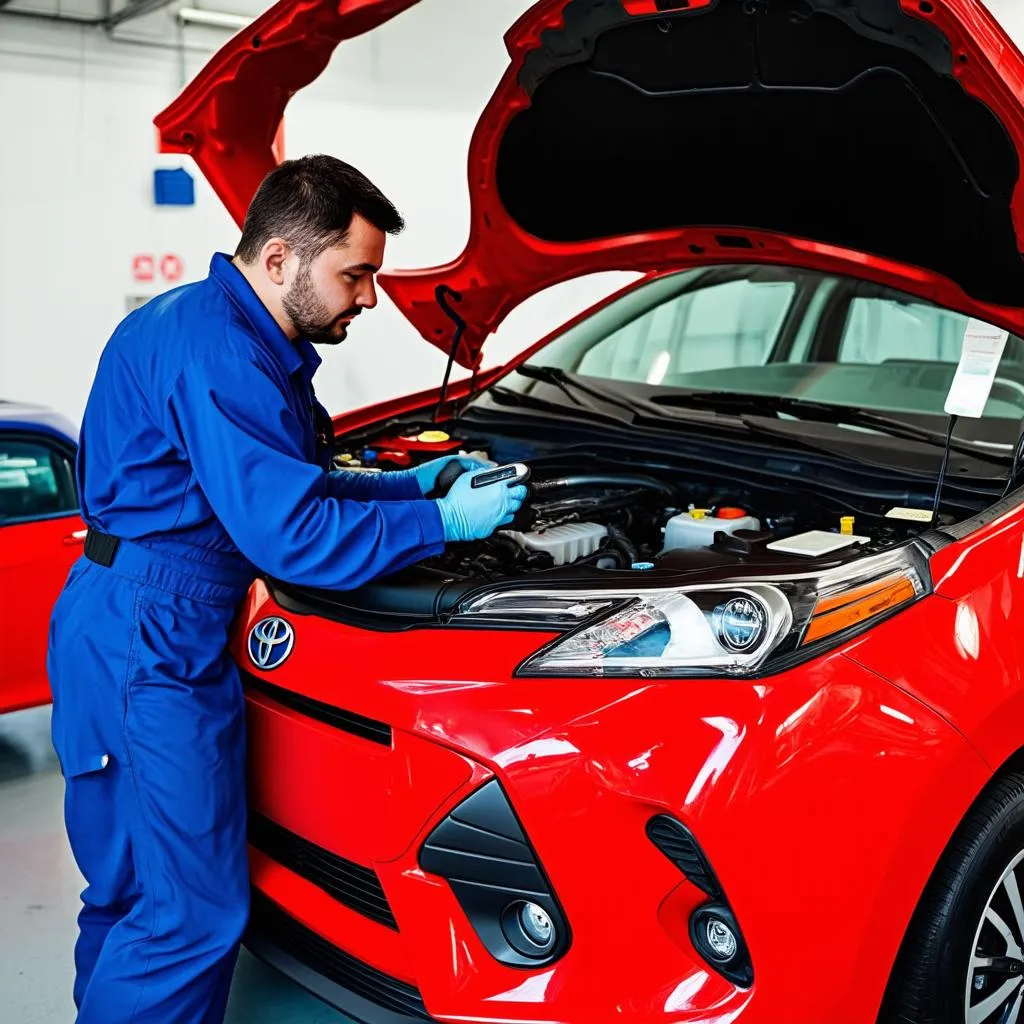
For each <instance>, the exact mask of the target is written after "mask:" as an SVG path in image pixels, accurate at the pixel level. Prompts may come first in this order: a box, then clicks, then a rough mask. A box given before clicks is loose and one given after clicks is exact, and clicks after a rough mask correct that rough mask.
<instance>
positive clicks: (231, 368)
mask: <svg viewBox="0 0 1024 1024" xmlns="http://www.w3.org/2000/svg"><path fill="white" fill-rule="evenodd" d="M166 415H167V420H168V423H167V429H168V433H169V435H170V436H171V437H172V438H173V439H175V440H176V442H177V443H179V444H180V445H181V447H182V449H183V450H184V451H185V452H186V453H187V456H188V458H189V460H190V463H191V466H192V469H193V472H194V473H195V475H196V480H197V482H198V483H199V486H200V487H201V488H202V490H203V493H204V494H205V496H206V499H207V501H208V502H209V503H210V507H211V508H212V510H213V512H214V514H215V515H216V516H217V518H218V519H219V520H220V521H221V523H222V524H223V526H224V528H225V530H226V531H227V533H228V535H229V536H230V537H231V539H232V540H233V541H234V542H235V544H236V545H237V546H238V549H239V550H240V551H241V552H242V554H244V555H245V556H246V557H247V558H248V559H249V561H251V562H252V563H253V564H254V565H255V566H257V568H259V569H260V570H262V571H263V572H265V573H267V574H268V575H270V576H273V577H275V578H277V579H280V580H283V581H286V582H291V583H296V584H301V585H305V586H313V587H325V588H329V589H333V590H347V589H351V588H353V587H357V586H360V585H361V584H363V583H366V582H367V581H369V580H371V579H374V578H376V577H377V576H381V575H384V574H386V573H389V572H395V571H397V570H398V569H401V568H403V567H404V566H406V565H409V564H411V563H412V562H415V561H418V560H420V559H422V558H426V557H429V556H430V555H434V554H438V553H440V552H441V551H442V550H443V549H444V530H443V528H442V525H441V516H440V513H439V512H438V510H437V507H436V505H435V504H434V502H432V501H425V500H423V499H419V500H415V501H387V502H361V501H355V500H347V499H341V498H338V497H335V496H333V495H332V494H331V493H329V488H328V474H327V473H325V472H324V471H323V469H321V468H320V467H319V466H317V465H314V464H312V463H309V462H307V461H306V459H305V457H304V453H303V432H302V427H301V425H300V423H299V421H298V419H297V418H296V416H295V414H294V412H293V411H292V409H291V407H290V406H289V404H288V401H287V399H286V398H285V396H284V395H283V394H282V392H281V390H280V388H279V386H278V385H277V384H275V382H274V381H273V380H272V379H271V377H270V376H269V375H268V374H267V373H266V372H265V371H264V370H263V369H262V368H260V367H259V366H258V365H257V364H256V363H255V362H253V361H251V360H250V359H248V358H246V357H245V356H244V355H232V354H230V353H228V354H225V355H218V356H216V357H212V358H209V359H205V360H199V361H195V362H191V363H189V364H187V365H186V366H185V367H184V368H183V369H182V370H181V372H180V373H179V374H178V376H177V378H176V379H175V382H174V384H173V386H172V387H171V390H170V394H169V395H168V398H167V406H166Z"/></svg>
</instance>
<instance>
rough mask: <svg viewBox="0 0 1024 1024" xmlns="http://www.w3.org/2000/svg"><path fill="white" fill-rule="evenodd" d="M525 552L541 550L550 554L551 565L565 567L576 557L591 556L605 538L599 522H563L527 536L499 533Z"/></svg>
mask: <svg viewBox="0 0 1024 1024" xmlns="http://www.w3.org/2000/svg"><path fill="white" fill-rule="evenodd" d="M501 532H502V533H504V534H505V536H507V537H511V538H512V540H514V541H515V542H516V543H517V544H519V545H520V546H522V547H524V548H526V550H527V551H543V552H546V553H547V554H549V555H551V557H552V558H553V559H554V562H555V565H566V564H567V563H569V562H575V561H576V559H577V558H585V557H586V556H587V555H592V554H593V553H594V552H595V551H596V550H597V549H598V547H599V546H600V544H601V541H602V540H604V538H605V537H606V536H607V535H608V528H607V527H606V526H602V525H601V524H600V523H563V524H562V525H561V526H551V527H548V528H546V529H543V530H533V531H531V532H530V533H517V532H515V531H514V530H503V531H501Z"/></svg>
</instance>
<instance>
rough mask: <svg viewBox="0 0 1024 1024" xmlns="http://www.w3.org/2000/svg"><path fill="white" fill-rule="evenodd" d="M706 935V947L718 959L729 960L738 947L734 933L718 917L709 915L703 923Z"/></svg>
mask: <svg viewBox="0 0 1024 1024" xmlns="http://www.w3.org/2000/svg"><path fill="white" fill-rule="evenodd" d="M704 927H705V929H706V932H707V937H708V948H709V949H710V950H711V952H712V953H713V954H714V955H715V956H716V957H717V958H718V959H719V960H723V961H728V960H731V959H732V958H733V957H734V956H735V955H736V951H737V950H738V949H739V943H738V942H737V941H736V935H735V934H734V933H733V930H732V929H731V928H730V927H729V925H728V924H726V923H725V921H723V920H722V919H721V918H720V917H709V918H708V919H707V923H706V924H705V926H704Z"/></svg>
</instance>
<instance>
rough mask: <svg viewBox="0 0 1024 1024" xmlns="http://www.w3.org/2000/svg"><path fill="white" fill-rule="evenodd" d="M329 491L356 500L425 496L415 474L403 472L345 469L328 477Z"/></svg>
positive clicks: (336, 496)
mask: <svg viewBox="0 0 1024 1024" xmlns="http://www.w3.org/2000/svg"><path fill="white" fill-rule="evenodd" d="M327 493H328V494H329V495H331V497H333V498H349V499H352V500H355V501H417V500H419V499H421V498H422V497H423V495H422V494H421V493H420V485H419V484H418V483H416V478H415V477H413V476H411V475H410V476H405V475H404V474H402V473H352V472H349V471H346V470H344V469H341V470H338V471H337V472H333V473H330V474H329V475H328V477H327Z"/></svg>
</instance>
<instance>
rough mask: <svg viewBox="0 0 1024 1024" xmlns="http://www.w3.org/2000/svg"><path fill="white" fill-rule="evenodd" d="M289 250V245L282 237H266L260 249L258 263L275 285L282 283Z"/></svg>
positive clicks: (289, 253)
mask: <svg viewBox="0 0 1024 1024" xmlns="http://www.w3.org/2000/svg"><path fill="white" fill-rule="evenodd" d="M291 252H292V250H291V246H290V245H288V243H287V242H286V241H285V240H284V239H283V238H270V239H268V240H267V241H266V242H265V243H264V244H263V248H262V249H261V250H260V265H261V266H262V267H263V270H264V271H265V273H266V275H267V277H269V278H270V280H271V281H273V282H274V284H276V285H283V284H284V279H285V273H284V265H285V263H286V262H287V260H288V257H289V256H290V255H291Z"/></svg>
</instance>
